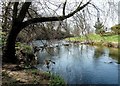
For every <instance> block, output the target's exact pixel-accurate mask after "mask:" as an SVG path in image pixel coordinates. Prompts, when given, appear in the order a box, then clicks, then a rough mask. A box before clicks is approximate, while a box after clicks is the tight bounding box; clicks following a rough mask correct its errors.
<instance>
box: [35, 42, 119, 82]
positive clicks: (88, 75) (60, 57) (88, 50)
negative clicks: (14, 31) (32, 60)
mask: <svg viewBox="0 0 120 86" xmlns="http://www.w3.org/2000/svg"><path fill="white" fill-rule="evenodd" d="M48 51H49V53H47V52H48ZM47 52H46V51H45V50H44V51H43V52H40V53H39V61H40V64H39V65H38V66H37V67H38V68H39V69H41V70H47V69H46V68H45V66H44V60H45V59H51V60H53V61H55V63H56V64H54V65H52V64H51V70H50V71H51V72H53V73H55V74H58V75H60V76H62V77H63V78H64V79H65V81H66V82H67V83H68V84H117V83H118V64H117V63H116V62H117V59H115V58H117V57H115V58H112V56H111V55H110V52H111V51H110V49H108V48H98V47H93V46H88V45H74V44H73V45H71V46H59V47H54V48H48V50H47Z"/></svg>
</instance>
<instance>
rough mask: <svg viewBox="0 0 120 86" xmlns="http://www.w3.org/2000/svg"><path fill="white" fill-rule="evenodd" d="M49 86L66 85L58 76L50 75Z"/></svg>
mask: <svg viewBox="0 0 120 86" xmlns="http://www.w3.org/2000/svg"><path fill="white" fill-rule="evenodd" d="M49 86H66V83H65V82H64V80H63V79H62V78H61V77H60V76H57V75H52V77H51V81H50V85H49Z"/></svg>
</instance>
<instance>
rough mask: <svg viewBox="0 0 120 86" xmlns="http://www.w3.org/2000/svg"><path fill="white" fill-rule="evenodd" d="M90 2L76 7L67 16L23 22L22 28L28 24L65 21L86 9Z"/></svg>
mask: <svg viewBox="0 0 120 86" xmlns="http://www.w3.org/2000/svg"><path fill="white" fill-rule="evenodd" d="M90 1H91V0H89V1H88V2H87V3H86V4H84V5H83V6H81V7H80V6H78V7H77V8H76V10H75V11H73V12H71V13H69V14H68V15H65V16H55V17H41V18H33V19H30V20H27V21H25V22H23V26H22V27H23V28H24V27H26V26H28V25H30V24H34V23H38V22H40V23H41V22H49V21H62V20H64V19H67V18H69V17H71V16H73V15H74V14H75V13H77V12H78V11H80V10H82V9H83V8H84V7H86V6H87V5H88V4H89V3H90Z"/></svg>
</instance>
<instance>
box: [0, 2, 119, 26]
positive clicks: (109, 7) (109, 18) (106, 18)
mask: <svg viewBox="0 0 120 86" xmlns="http://www.w3.org/2000/svg"><path fill="white" fill-rule="evenodd" d="M22 1H24V0H22ZM37 1H40V2H43V3H44V4H43V6H42V7H44V8H46V7H45V4H47V6H48V7H47V8H46V9H48V8H49V9H54V10H55V9H57V7H56V6H54V5H52V4H50V3H49V2H52V3H53V4H56V5H59V4H60V3H64V1H65V0H37ZM45 1H46V2H47V1H49V2H47V3H45ZM80 1H82V0H67V2H68V3H67V7H66V14H67V13H69V12H70V11H72V10H74V9H75V8H76V7H77V5H78V4H79V2H80ZM87 1H88V0H83V3H85V2H87ZM75 2H77V3H75ZM118 2H119V0H92V1H91V3H93V4H95V5H96V6H97V7H98V8H99V9H100V14H99V15H100V20H101V22H103V23H104V25H105V26H106V27H111V26H113V25H115V24H118ZM40 5H41V4H39V5H36V6H37V8H38V9H39V10H40V9H42V8H41V6H40ZM60 7H61V9H59V10H57V11H56V12H57V15H62V5H61V6H60ZM88 8H89V11H90V12H91V14H93V15H90V16H87V17H91V19H90V20H89V21H88V22H89V24H90V25H91V26H93V25H94V24H95V22H96V21H97V14H98V12H97V10H96V9H95V8H93V7H92V6H90V5H89V7H88ZM0 11H1V8H0ZM40 12H41V13H42V12H43V14H45V11H44V10H41V11H40ZM47 13H52V11H49V10H48V12H47ZM51 16H52V15H51Z"/></svg>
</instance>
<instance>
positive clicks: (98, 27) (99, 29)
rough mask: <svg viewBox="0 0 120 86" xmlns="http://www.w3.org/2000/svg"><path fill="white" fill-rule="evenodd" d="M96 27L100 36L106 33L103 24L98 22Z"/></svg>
mask: <svg viewBox="0 0 120 86" xmlns="http://www.w3.org/2000/svg"><path fill="white" fill-rule="evenodd" d="M94 27H95V28H96V31H95V32H96V33H97V34H100V33H101V34H102V33H104V32H105V31H104V29H103V24H102V23H101V22H96V23H95V26H94Z"/></svg>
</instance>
